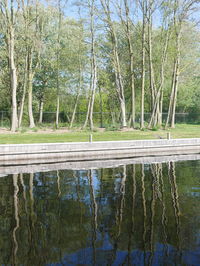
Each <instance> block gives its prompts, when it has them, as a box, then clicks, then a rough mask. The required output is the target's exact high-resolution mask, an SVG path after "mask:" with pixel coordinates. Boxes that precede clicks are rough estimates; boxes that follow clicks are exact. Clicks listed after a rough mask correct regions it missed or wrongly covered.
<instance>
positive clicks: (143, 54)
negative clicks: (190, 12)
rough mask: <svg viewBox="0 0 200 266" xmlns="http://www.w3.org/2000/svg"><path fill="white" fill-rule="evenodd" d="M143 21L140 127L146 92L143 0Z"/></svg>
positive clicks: (143, 8) (144, 3) (144, 10)
mask: <svg viewBox="0 0 200 266" xmlns="http://www.w3.org/2000/svg"><path fill="white" fill-rule="evenodd" d="M142 12H143V23H142V86H141V107H140V109H141V110H140V129H143V128H144V92H145V55H146V52H145V41H146V33H145V30H146V1H144V2H143V6H142Z"/></svg>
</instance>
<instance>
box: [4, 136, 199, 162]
mask: <svg viewBox="0 0 200 266" xmlns="http://www.w3.org/2000/svg"><path fill="white" fill-rule="evenodd" d="M198 153H200V138H196V139H173V140H164V139H160V140H133V141H106V142H91V143H89V142H79V143H78V142H77V143H42V144H13V145H0V166H4V165H21V164H42V163H53V162H65V161H68V162H72V161H86V160H105V159H120V158H133V157H145V156H165V155H180V154H198Z"/></svg>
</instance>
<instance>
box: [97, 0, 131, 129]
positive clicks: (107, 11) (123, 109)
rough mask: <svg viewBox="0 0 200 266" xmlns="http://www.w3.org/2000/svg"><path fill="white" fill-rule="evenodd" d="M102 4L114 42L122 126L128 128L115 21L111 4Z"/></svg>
mask: <svg viewBox="0 0 200 266" xmlns="http://www.w3.org/2000/svg"><path fill="white" fill-rule="evenodd" d="M101 4H102V7H103V10H104V13H105V15H106V18H107V19H106V23H107V25H108V28H109V32H110V36H111V42H112V50H113V66H114V71H115V83H116V91H117V95H118V99H119V102H120V109H121V116H122V119H121V126H122V127H126V126H127V122H126V102H125V96H124V86H123V81H122V73H121V67H120V60H119V54H118V41H117V36H116V32H115V29H114V25H113V21H112V18H111V15H110V14H111V12H110V6H109V2H105V0H101Z"/></svg>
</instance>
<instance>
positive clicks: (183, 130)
mask: <svg viewBox="0 0 200 266" xmlns="http://www.w3.org/2000/svg"><path fill="white" fill-rule="evenodd" d="M169 131H170V132H171V138H200V125H188V124H187V125H186V124H179V125H177V126H176V128H175V129H170V130H157V131H151V130H144V131H140V130H133V131H104V132H93V133H92V134H93V140H94V141H111V140H134V139H159V138H166V137H167V132H169ZM90 134H91V133H90V132H84V131H83V132H81V131H71V132H67V133H60V132H59V133H58V132H56V131H55V132H52V133H45V132H44V133H39V132H26V133H15V134H12V133H7V134H5V133H4V134H0V144H14V143H21V144H23V143H45V142H46V143H52V142H79V141H80V142H82V141H88V140H89V135H90Z"/></svg>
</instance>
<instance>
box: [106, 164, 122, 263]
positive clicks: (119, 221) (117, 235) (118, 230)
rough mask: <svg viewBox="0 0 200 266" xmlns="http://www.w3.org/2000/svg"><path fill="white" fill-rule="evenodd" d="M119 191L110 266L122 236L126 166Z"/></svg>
mask: <svg viewBox="0 0 200 266" xmlns="http://www.w3.org/2000/svg"><path fill="white" fill-rule="evenodd" d="M118 189H119V191H118V196H119V198H118V202H117V210H116V215H115V225H116V231H115V232H114V235H113V253H112V256H111V261H110V262H109V263H110V264H112V263H113V262H114V261H115V259H116V254H117V249H118V242H119V240H120V235H121V227H122V220H123V210H124V200H125V191H126V166H125V165H124V166H123V172H122V177H121V180H120V184H119V187H118Z"/></svg>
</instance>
